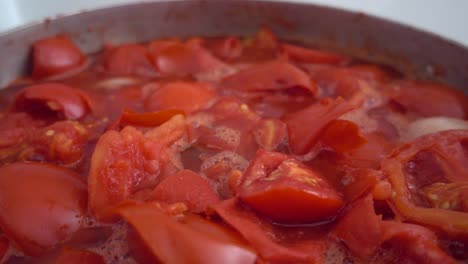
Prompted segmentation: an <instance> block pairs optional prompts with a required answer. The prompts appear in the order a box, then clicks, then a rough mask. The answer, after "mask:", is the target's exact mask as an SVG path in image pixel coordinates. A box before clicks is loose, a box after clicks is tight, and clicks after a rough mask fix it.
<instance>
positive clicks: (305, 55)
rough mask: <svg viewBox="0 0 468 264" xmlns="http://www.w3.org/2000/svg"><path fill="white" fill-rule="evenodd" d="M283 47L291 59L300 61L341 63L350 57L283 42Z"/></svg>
mask: <svg viewBox="0 0 468 264" xmlns="http://www.w3.org/2000/svg"><path fill="white" fill-rule="evenodd" d="M281 48H282V49H283V51H284V52H285V53H286V54H287V55H288V57H289V58H290V59H292V60H294V61H298V62H307V63H320V64H331V65H340V64H343V63H346V62H347V61H348V60H349V58H347V57H345V56H342V55H338V54H336V53H333V52H329V51H323V50H314V49H309V48H303V47H300V46H296V45H292V44H282V45H281Z"/></svg>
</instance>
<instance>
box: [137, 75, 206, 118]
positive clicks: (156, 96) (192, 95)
mask: <svg viewBox="0 0 468 264" xmlns="http://www.w3.org/2000/svg"><path fill="white" fill-rule="evenodd" d="M214 96H215V93H214V91H213V89H212V88H211V87H210V85H208V84H205V83H195V82H181V81H179V82H172V83H169V84H166V85H163V86H162V87H160V88H159V89H157V90H156V91H154V93H152V94H151V95H150V96H149V97H148V98H147V99H146V100H145V108H146V110H148V111H160V110H182V111H184V112H185V113H187V114H188V113H191V112H195V111H197V110H200V109H202V108H203V107H204V106H206V104H207V103H208V102H209V101H210V100H211V99H213V98H214Z"/></svg>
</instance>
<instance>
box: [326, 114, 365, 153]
mask: <svg viewBox="0 0 468 264" xmlns="http://www.w3.org/2000/svg"><path fill="white" fill-rule="evenodd" d="M320 140H321V141H322V143H324V144H325V145H327V146H329V147H331V148H333V149H334V150H335V151H337V152H340V153H342V152H348V151H350V150H353V149H356V148H358V147H360V146H362V145H363V144H365V143H366V142H367V140H366V139H365V138H364V136H363V135H362V134H361V132H360V130H359V127H358V126H357V125H356V124H355V123H353V122H351V121H347V120H333V121H331V122H330V123H329V124H328V125H327V126H326V127H325V128H324V130H323V132H322V136H321V137H320Z"/></svg>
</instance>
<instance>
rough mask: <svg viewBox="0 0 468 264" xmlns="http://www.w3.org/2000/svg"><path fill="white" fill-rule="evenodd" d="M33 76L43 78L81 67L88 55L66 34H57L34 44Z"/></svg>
mask: <svg viewBox="0 0 468 264" xmlns="http://www.w3.org/2000/svg"><path fill="white" fill-rule="evenodd" d="M32 54H33V70H32V76H33V78H36V79H42V78H46V77H50V76H53V75H57V74H61V73H65V72H67V71H69V70H72V69H74V68H77V67H80V65H82V64H84V63H85V61H86V57H85V55H84V54H83V53H81V51H80V49H79V48H78V47H77V46H76V45H75V44H74V43H73V42H72V41H71V40H70V39H69V38H68V37H66V36H55V37H51V38H46V39H42V40H39V41H36V42H35V43H34V44H33V53H32Z"/></svg>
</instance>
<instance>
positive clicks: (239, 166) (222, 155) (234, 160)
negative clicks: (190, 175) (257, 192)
mask: <svg viewBox="0 0 468 264" xmlns="http://www.w3.org/2000/svg"><path fill="white" fill-rule="evenodd" d="M221 161H224V162H227V163H228V164H229V166H230V167H231V168H232V169H236V170H240V171H244V170H245V169H246V168H247V166H248V165H249V162H248V161H247V160H246V159H245V158H244V157H242V156H241V155H239V154H237V153H234V152H232V151H227V150H226V151H221V152H219V153H217V154H215V155H213V156H211V157H209V158H207V159H206V160H205V161H204V162H203V164H202V165H201V170H202V171H203V170H206V169H208V168H210V167H212V166H213V165H215V164H216V163H218V162H221Z"/></svg>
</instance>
